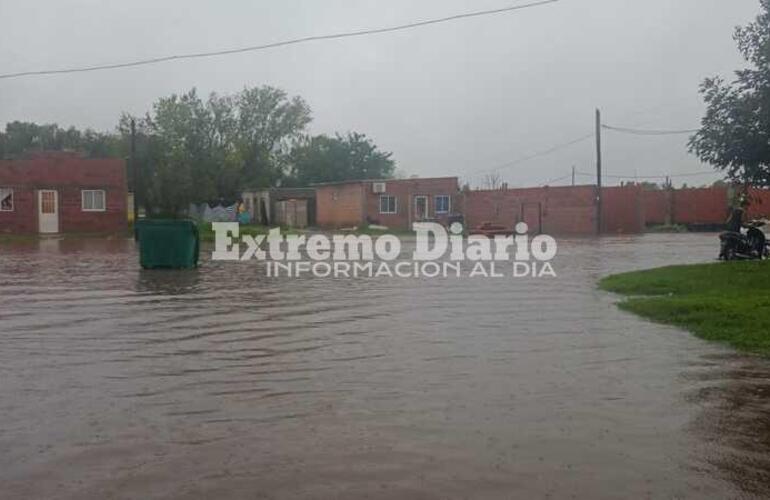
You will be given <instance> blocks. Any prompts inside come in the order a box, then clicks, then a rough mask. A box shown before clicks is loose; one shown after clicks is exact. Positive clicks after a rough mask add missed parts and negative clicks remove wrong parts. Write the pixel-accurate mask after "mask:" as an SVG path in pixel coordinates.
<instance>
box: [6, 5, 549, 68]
mask: <svg viewBox="0 0 770 500" xmlns="http://www.w3.org/2000/svg"><path fill="white" fill-rule="evenodd" d="M558 1H559V0H541V1H538V2H531V3H527V4H523V5H514V6H510V7H503V8H500V9H492V10H482V11H476V12H468V13H465V14H457V15H454V16H448V17H442V18H438V19H430V20H427V21H418V22H413V23H409V24H401V25H398V26H390V27H385V28H374V29H367V30H360V31H349V32H344V33H335V34H330V35H316V36H307V37H303V38H295V39H293V40H284V41H280V42H273V43H266V44H263V45H253V46H250V47H240V48H235V49H226V50H217V51H212V52H197V53H189V54H179V55H172V56H162V57H154V58H151V59H140V60H137V61H131V62H125V63H113V64H102V65H95V66H83V67H76V68H65V69H44V70H35V71H20V72H17V73H6V74H0V79H9V78H20V77H25V76H40V75H58V74H63V73H85V72H89V71H102V70H109V69H118V68H129V67H134V66H146V65H150V64H159V63H163V62H168V61H178V60H182V59H196V58H202V57H218V56H224V55H230V54H240V53H243V52H254V51H258V50H267V49H274V48H277V47H285V46H287V45H298V44H302V43H308V42H317V41H322V40H334V39H339V38H352V37H359V36H366V35H377V34H382V33H391V32H394V31H404V30H409V29H414V28H420V27H424V26H429V25H433V24H440V23H446V22H450V21H458V20H460V19H468V18H472V17H481V16H491V15H495V14H503V13H506V12H512V11H516V10H522V9H528V8H530V7H539V6H541V5H546V4H550V3H556V2H558Z"/></svg>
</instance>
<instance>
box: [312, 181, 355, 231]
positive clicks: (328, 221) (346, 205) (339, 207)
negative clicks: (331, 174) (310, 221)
mask: <svg viewBox="0 0 770 500" xmlns="http://www.w3.org/2000/svg"><path fill="white" fill-rule="evenodd" d="M362 190H363V187H362V185H361V184H359V183H351V184H332V185H327V186H318V187H317V188H316V219H317V222H318V225H319V226H321V227H328V228H335V229H338V228H341V227H352V226H359V225H361V224H363V222H364V213H363V210H364V208H363V206H364V199H363V191H362Z"/></svg>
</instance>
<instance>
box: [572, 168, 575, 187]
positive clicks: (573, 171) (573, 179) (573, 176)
mask: <svg viewBox="0 0 770 500" xmlns="http://www.w3.org/2000/svg"><path fill="white" fill-rule="evenodd" d="M572 187H575V165H572Z"/></svg>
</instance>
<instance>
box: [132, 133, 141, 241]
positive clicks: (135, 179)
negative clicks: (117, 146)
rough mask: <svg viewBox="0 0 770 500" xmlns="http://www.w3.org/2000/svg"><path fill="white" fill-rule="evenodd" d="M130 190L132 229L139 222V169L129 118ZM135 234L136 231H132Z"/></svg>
mask: <svg viewBox="0 0 770 500" xmlns="http://www.w3.org/2000/svg"><path fill="white" fill-rule="evenodd" d="M130 151H131V184H132V186H131V189H133V191H134V228H136V223H137V222H138V221H139V194H138V193H139V189H138V187H139V168H138V166H137V164H136V121H135V120H134V119H133V118H131V144H130ZM134 234H136V230H134Z"/></svg>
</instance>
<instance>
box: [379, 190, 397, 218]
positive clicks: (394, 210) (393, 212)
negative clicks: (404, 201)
mask: <svg viewBox="0 0 770 500" xmlns="http://www.w3.org/2000/svg"><path fill="white" fill-rule="evenodd" d="M383 198H393V211H392V212H383V210H382V199H383ZM388 204H390V203H388ZM397 213H398V198H397V197H396V196H393V195H392V194H381V195H380V214H382V215H394V214H397Z"/></svg>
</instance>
